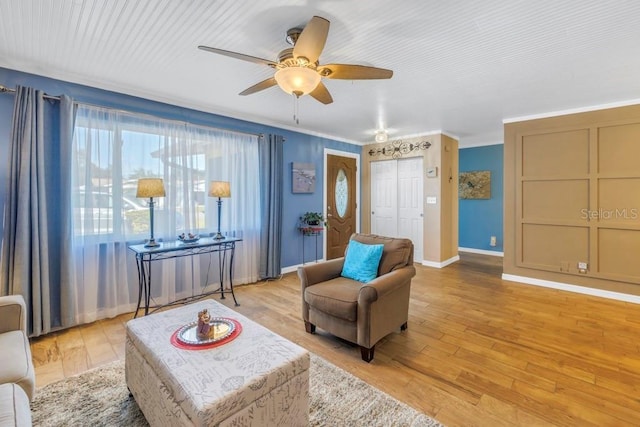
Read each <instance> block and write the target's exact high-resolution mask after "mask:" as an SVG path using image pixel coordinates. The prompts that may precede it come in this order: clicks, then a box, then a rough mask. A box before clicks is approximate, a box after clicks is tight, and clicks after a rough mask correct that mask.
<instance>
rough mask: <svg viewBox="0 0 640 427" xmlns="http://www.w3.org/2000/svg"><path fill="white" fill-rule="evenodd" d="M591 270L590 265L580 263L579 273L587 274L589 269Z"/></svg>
mask: <svg viewBox="0 0 640 427" xmlns="http://www.w3.org/2000/svg"><path fill="white" fill-rule="evenodd" d="M588 268H589V264H588V263H586V262H583V261H579V262H578V273H581V274H587V269H588Z"/></svg>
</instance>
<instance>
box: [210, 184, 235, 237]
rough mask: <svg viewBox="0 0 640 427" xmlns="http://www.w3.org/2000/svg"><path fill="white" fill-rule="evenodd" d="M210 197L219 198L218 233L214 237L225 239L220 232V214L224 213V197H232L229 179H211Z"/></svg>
mask: <svg viewBox="0 0 640 427" xmlns="http://www.w3.org/2000/svg"><path fill="white" fill-rule="evenodd" d="M209 197H217V198H218V233H217V234H216V235H215V236H214V237H213V238H214V239H216V240H220V239H224V236H223V235H222V233H220V216H221V213H222V198H223V197H231V188H230V187H229V182H227V181H211V184H210V185H209Z"/></svg>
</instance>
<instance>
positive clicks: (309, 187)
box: [291, 162, 316, 193]
mask: <svg viewBox="0 0 640 427" xmlns="http://www.w3.org/2000/svg"><path fill="white" fill-rule="evenodd" d="M291 165H292V168H291V169H292V179H291V191H292V192H293V193H313V192H314V191H316V166H315V164H313V163H296V162H293V163H292V164H291Z"/></svg>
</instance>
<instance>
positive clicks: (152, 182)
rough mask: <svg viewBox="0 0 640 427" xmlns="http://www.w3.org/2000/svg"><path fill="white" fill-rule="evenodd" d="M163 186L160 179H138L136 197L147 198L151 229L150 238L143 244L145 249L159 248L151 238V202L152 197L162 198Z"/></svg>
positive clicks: (152, 206) (153, 204)
mask: <svg viewBox="0 0 640 427" xmlns="http://www.w3.org/2000/svg"><path fill="white" fill-rule="evenodd" d="M164 196H165V193H164V184H163V183H162V179H161V178H140V179H139V180H138V191H137V192H136V197H138V198H141V199H142V198H147V197H148V198H149V224H150V228H151V237H150V238H149V241H148V242H147V244H145V245H144V246H145V248H152V247H155V246H159V244H158V243H157V242H156V240H155V239H154V238H153V208H154V206H155V202H154V201H153V198H154V197H164Z"/></svg>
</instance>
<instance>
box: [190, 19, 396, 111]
mask: <svg viewBox="0 0 640 427" xmlns="http://www.w3.org/2000/svg"><path fill="white" fill-rule="evenodd" d="M328 33H329V21H328V20H326V19H324V18H322V17H320V16H314V17H313V18H311V20H310V21H309V22H308V23H307V25H306V26H305V27H304V29H302V28H292V29H290V30H289V31H287V37H286V40H287V42H288V43H289V44H290V45H292V46H293V47H292V48H287V49H284V50H283V51H282V52H280V53H279V54H278V60H277V62H276V61H270V60H268V59H262V58H257V57H255V56H250V55H245V54H242V53H238V52H231V51H229V50H223V49H217V48H214V47H209V46H198V49H202V50H205V51H207V52H212V53H217V54H219V55H225V56H230V57H231V58H236V59H242V60H244V61H249V62H253V63H255V64H263V65H267V66H269V67H271V68H273V69H275V70H276V72H275V74H274V75H273V76H272V77H269V78H268V79H266V80H263V81H261V82H259V83H256V84H255V85H253V86H251V87H249V88H247V89H245V90H244V91H242V92H240V95H251V94H252V93H256V92H259V91H261V90H264V89H268V88H270V87H272V86H275V85H278V86H280V88H281V89H282V90H284V91H285V92H287V93H290V94H293V95H295V96H296V97H298V98H299V97H301V96H303V95H307V94H308V95H311V96H312V97H313V98H315V99H316V100H318V101H320V102H322V103H323V104H331V103H332V102H333V98H331V94H330V93H329V91H328V90H327V87H326V86H325V85H324V84H323V83H322V81H321V80H322V77H325V78H327V79H343V80H369V79H389V78H391V76H393V71H392V70H385V69H383V68H376V67H367V66H364V65H354V64H325V65H320V63H319V62H318V58H319V57H320V54H321V53H322V49H324V45H325V42H326V41H327V35H328Z"/></svg>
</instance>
